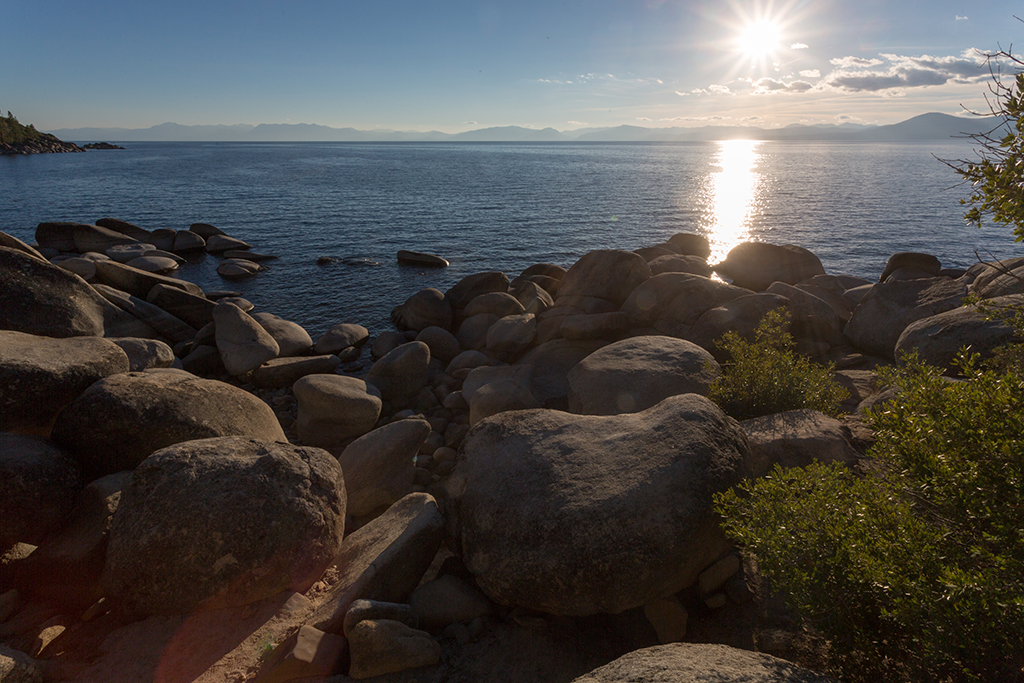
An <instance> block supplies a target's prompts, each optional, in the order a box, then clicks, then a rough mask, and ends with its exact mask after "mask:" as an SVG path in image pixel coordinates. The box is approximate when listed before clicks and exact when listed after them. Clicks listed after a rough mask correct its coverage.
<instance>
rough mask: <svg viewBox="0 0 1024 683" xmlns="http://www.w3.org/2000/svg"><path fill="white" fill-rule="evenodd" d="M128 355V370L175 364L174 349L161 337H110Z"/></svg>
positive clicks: (167, 366)
mask: <svg viewBox="0 0 1024 683" xmlns="http://www.w3.org/2000/svg"><path fill="white" fill-rule="evenodd" d="M108 339H109V340H110V341H112V342H113V343H115V344H117V346H118V347H119V348H120V349H121V350H122V351H124V353H125V355H126V356H128V371H129V372H142V371H143V370H149V369H151V368H169V367H171V366H172V365H174V350H173V349H172V348H171V347H170V346H168V345H167V344H165V343H164V342H162V341H160V340H159V339H140V338H138V337H108Z"/></svg>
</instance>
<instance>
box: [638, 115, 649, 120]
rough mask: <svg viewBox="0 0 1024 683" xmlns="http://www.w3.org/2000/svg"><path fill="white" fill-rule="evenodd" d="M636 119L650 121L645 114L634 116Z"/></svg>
mask: <svg viewBox="0 0 1024 683" xmlns="http://www.w3.org/2000/svg"><path fill="white" fill-rule="evenodd" d="M636 120H637V121H650V119H649V118H647V117H646V116H638V117H636Z"/></svg>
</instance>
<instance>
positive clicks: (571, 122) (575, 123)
mask: <svg viewBox="0 0 1024 683" xmlns="http://www.w3.org/2000/svg"><path fill="white" fill-rule="evenodd" d="M566 123H568V124H569V125H570V126H586V125H589V124H588V123H587V122H586V121H566Z"/></svg>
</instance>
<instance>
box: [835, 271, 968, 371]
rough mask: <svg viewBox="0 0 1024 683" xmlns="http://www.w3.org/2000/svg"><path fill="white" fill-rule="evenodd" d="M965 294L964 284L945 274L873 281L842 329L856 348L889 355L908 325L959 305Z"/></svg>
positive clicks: (879, 354)
mask: <svg viewBox="0 0 1024 683" xmlns="http://www.w3.org/2000/svg"><path fill="white" fill-rule="evenodd" d="M965 296H967V285H966V284H964V283H963V282H959V281H957V280H950V279H949V278H944V277H938V278H929V279H922V280H897V281H894V282H883V283H879V284H876V285H872V287H871V289H870V290H868V293H867V294H865V295H864V298H863V299H861V302H860V305H858V306H857V308H856V309H854V311H853V316H851V318H850V322H848V323H846V327H845V329H844V330H843V332H844V334H846V337H847V338H848V339H849V340H850V343H852V344H853V345H854V346H856V347H857V348H859V349H861V350H863V351H867V352H868V353H871V354H874V355H876V356H882V357H883V358H890V359H891V358H894V353H895V349H896V342H897V341H899V338H900V335H901V334H903V330H905V329H907V326H909V325H910V324H911V323H913V322H916V321H918V320H921V319H923V318H930V317H932V316H933V315H938V314H939V313H944V312H945V311H950V310H953V309H954V308H959V307H960V305H961V304H962V303H963V300H964V297H965Z"/></svg>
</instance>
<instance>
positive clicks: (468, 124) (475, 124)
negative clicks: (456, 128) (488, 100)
mask: <svg viewBox="0 0 1024 683" xmlns="http://www.w3.org/2000/svg"><path fill="white" fill-rule="evenodd" d="M462 125H464V126H477V125H479V124H478V123H477V122H476V121H463V122H462Z"/></svg>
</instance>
